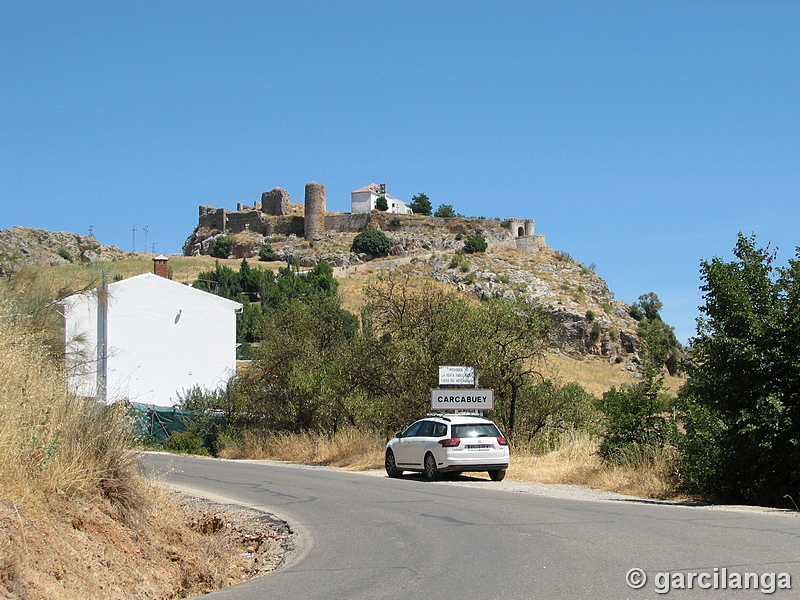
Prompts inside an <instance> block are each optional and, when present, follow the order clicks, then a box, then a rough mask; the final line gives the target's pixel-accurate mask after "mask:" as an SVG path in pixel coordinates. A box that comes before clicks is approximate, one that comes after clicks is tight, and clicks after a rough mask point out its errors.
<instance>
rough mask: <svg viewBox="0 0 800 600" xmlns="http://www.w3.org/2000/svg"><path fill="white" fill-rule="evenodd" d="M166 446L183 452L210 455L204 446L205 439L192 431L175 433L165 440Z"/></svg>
mask: <svg viewBox="0 0 800 600" xmlns="http://www.w3.org/2000/svg"><path fill="white" fill-rule="evenodd" d="M164 448H165V449H166V450H171V451H172V452H180V453H182V454H198V455H201V456H208V454H209V452H208V450H206V449H205V447H204V446H203V440H202V439H201V438H200V437H199V436H197V435H195V434H194V433H192V432H191V431H181V432H179V433H173V434H172V435H170V436H169V437H168V438H167V439H166V440H165V441H164Z"/></svg>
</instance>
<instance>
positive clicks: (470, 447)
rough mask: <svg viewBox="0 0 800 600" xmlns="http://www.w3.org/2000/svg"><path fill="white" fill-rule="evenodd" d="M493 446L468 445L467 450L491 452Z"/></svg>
mask: <svg viewBox="0 0 800 600" xmlns="http://www.w3.org/2000/svg"><path fill="white" fill-rule="evenodd" d="M490 448H491V446H487V445H485V444H468V445H467V450H489V449H490Z"/></svg>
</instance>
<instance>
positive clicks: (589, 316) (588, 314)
mask: <svg viewBox="0 0 800 600" xmlns="http://www.w3.org/2000/svg"><path fill="white" fill-rule="evenodd" d="M594 318H595V314H594V311H593V310H587V311H586V320H587V321H589V322H590V323H591V322H592V321H594Z"/></svg>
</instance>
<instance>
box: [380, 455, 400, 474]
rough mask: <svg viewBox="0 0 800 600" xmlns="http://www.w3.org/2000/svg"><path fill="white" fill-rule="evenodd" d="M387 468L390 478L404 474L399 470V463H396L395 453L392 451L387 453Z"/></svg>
mask: <svg viewBox="0 0 800 600" xmlns="http://www.w3.org/2000/svg"><path fill="white" fill-rule="evenodd" d="M384 465H385V466H386V474H387V475H388V476H389V477H400V476H401V475H402V474H403V472H402V471H401V470H400V469H398V468H397V463H395V461H394V452H392V451H391V450H387V451H386V461H385V462H384Z"/></svg>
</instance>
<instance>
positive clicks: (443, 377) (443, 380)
mask: <svg viewBox="0 0 800 600" xmlns="http://www.w3.org/2000/svg"><path fill="white" fill-rule="evenodd" d="M439 385H475V367H439Z"/></svg>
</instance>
